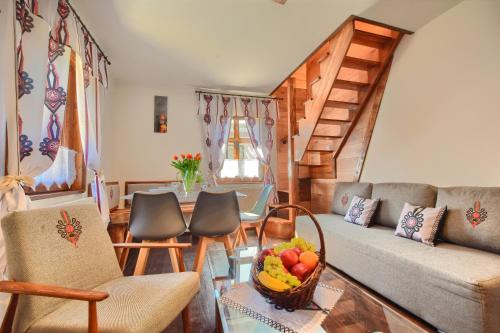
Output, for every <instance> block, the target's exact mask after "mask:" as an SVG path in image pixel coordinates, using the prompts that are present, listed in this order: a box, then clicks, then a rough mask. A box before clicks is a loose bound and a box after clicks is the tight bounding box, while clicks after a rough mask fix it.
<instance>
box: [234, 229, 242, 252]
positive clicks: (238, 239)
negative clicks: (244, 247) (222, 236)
mask: <svg viewBox="0 0 500 333" xmlns="http://www.w3.org/2000/svg"><path fill="white" fill-rule="evenodd" d="M240 243H241V227H239V228H238V231H236V236H235V237H234V241H233V249H234V248H236V247H238V246H239V245H240Z"/></svg>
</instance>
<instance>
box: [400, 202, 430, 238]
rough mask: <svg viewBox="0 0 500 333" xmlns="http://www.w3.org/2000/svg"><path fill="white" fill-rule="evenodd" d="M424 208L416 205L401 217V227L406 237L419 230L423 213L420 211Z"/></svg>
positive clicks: (422, 221)
mask: <svg viewBox="0 0 500 333" xmlns="http://www.w3.org/2000/svg"><path fill="white" fill-rule="evenodd" d="M424 209H425V208H424V207H417V208H415V209H414V210H413V211H410V212H408V213H406V215H405V216H404V217H403V221H402V223H401V227H402V228H403V230H404V231H405V233H406V236H408V238H412V236H413V234H414V233H415V232H419V231H420V228H422V226H423V225H424V214H423V213H422V212H423V210H424Z"/></svg>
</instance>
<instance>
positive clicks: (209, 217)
mask: <svg viewBox="0 0 500 333" xmlns="http://www.w3.org/2000/svg"><path fill="white" fill-rule="evenodd" d="M239 212H240V209H239V205H238V199H237V197H236V192H235V191H230V192H224V193H211V192H204V191H203V192H200V194H199V195H198V198H197V200H196V204H195V206H194V210H193V215H192V216H191V222H190V224H189V231H190V232H191V234H192V235H193V236H197V237H198V238H199V241H198V248H197V250H196V256H195V259H194V264H193V270H194V271H196V272H198V273H200V274H201V272H202V270H203V263H204V261H205V254H206V249H207V245H208V243H210V242H213V241H220V242H223V243H224V246H225V247H226V250H230V249H232V242H231V238H230V236H231V234H233V233H235V232H239V230H240V213H239Z"/></svg>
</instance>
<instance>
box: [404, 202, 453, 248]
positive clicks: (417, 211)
mask: <svg viewBox="0 0 500 333" xmlns="http://www.w3.org/2000/svg"><path fill="white" fill-rule="evenodd" d="M445 212H446V206H445V207H436V208H430V207H421V206H413V205H411V204H409V203H407V202H406V203H405V205H404V207H403V211H402V212H401V216H400V217H399V223H398V226H397V228H396V232H395V233H394V234H395V235H396V236H400V237H404V238H409V239H413V240H415V241H418V242H422V243H424V244H427V245H431V246H434V239H435V238H436V234H437V231H438V229H439V223H440V222H441V220H442V219H443V215H444V213H445Z"/></svg>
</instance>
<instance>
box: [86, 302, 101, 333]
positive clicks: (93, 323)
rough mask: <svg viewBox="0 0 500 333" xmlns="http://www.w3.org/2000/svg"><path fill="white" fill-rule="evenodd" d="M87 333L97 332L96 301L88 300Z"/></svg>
mask: <svg viewBox="0 0 500 333" xmlns="http://www.w3.org/2000/svg"><path fill="white" fill-rule="evenodd" d="M88 332H89V333H98V332H99V327H98V326H97V302H95V301H91V302H89V327H88Z"/></svg>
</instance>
